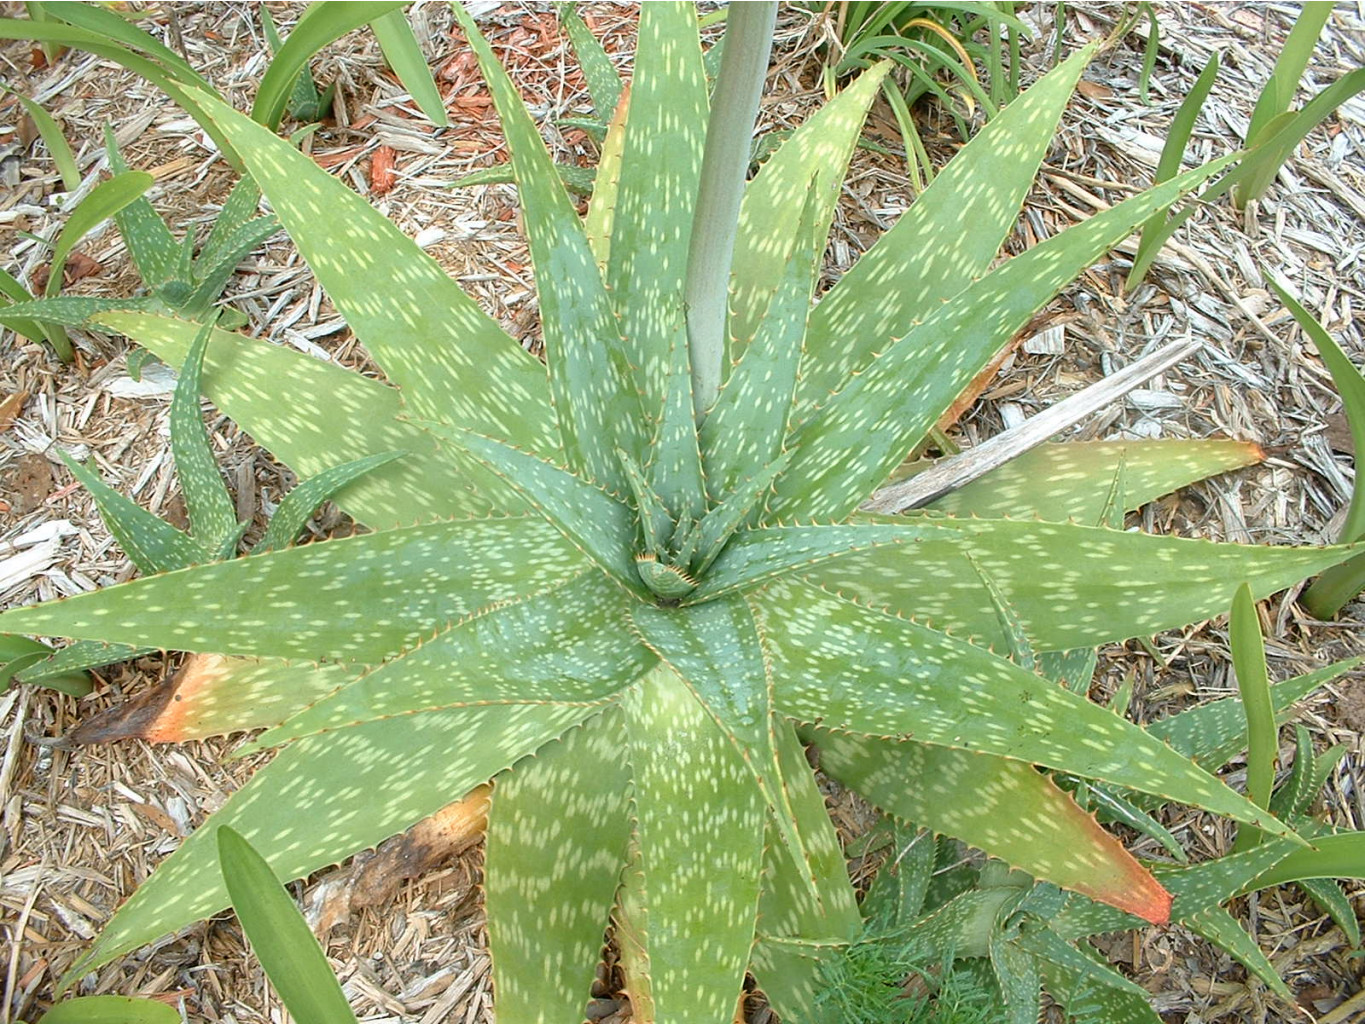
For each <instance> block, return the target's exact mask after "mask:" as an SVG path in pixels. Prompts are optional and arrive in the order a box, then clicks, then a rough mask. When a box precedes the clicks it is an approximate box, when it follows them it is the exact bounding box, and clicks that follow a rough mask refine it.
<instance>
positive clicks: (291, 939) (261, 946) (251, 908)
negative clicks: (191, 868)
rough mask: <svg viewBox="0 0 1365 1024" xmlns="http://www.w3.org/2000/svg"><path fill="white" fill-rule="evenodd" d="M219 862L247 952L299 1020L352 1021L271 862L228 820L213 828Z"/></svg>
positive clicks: (301, 1023) (308, 1023) (319, 1023)
mask: <svg viewBox="0 0 1365 1024" xmlns="http://www.w3.org/2000/svg"><path fill="white" fill-rule="evenodd" d="M217 836H218V866H219V869H220V870H221V871H222V873H223V884H224V885H225V886H226V887H227V892H228V897H229V898H230V899H231V900H232V909H233V910H234V911H236V913H237V920H238V921H240V922H241V924H242V931H244V932H246V937H247V938H248V939H249V940H250V941H251V951H252V952H253V953H255V954H256V959H257V960H259V961H260V962H261V966H262V967H263V968H265V974H266V977H267V978H269V979H270V983H271V985H272V986H273V987H274V989H275V991H276V993H277V994H278V995H279V997H280V1001H281V1002H282V1003H284V1005H285V1007H286V1008H287V1009H288V1010H289V1013H290V1015H291V1016H292V1017H293V1018H294V1020H296V1021H297V1022H298V1024H339V1022H342V1021H355V1019H356V1017H355V1013H354V1012H353V1011H352V1010H351V1004H350V1003H348V1002H347V1001H346V996H345V995H343V994H342V991H341V984H340V982H338V981H337V979H336V975H335V974H333V973H332V968H331V965H330V964H328V963H327V957H326V956H325V955H324V954H323V952H322V947H321V946H320V945H318V940H317V939H316V938H314V937H313V932H312V929H310V928H309V927H308V922H307V921H305V920H304V919H303V914H302V913H300V912H299V908H298V907H296V906H295V905H294V901H293V899H292V898H291V897H290V896H289V893H287V892H286V891H285V889H284V886H282V885H281V884H280V880H279V879H278V878H276V877H275V873H274V872H273V871H271V870H270V865H269V864H267V863H266V862H265V859H264V858H263V857H262V856H261V855H260V854H259V853H257V852H256V851H255V849H254V848H252V846H251V844H250V843H248V842H247V841H246V840H245V839H243V838H242V837H241V836H240V835H239V834H238V833H237V832H236V831H234V830H233V829H232V828H230V827H228V826H227V825H221V826H219V828H218V829H217Z"/></svg>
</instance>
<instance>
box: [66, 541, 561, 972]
mask: <svg viewBox="0 0 1365 1024" xmlns="http://www.w3.org/2000/svg"><path fill="white" fill-rule="evenodd" d="M319 546H320V547H321V546H323V545H319ZM237 561H238V563H241V562H249V561H251V559H238V560H237ZM586 711H587V709H584V708H580V707H559V708H556V707H538V706H534V705H521V706H518V707H514V708H506V707H491V708H461V709H458V710H454V711H437V712H433V713H431V714H427V715H411V716H404V717H401V718H397V719H386V720H381V721H377V722H370V723H367V724H365V725H361V726H357V727H355V728H354V729H344V730H339V731H337V732H333V733H330V734H328V735H326V736H317V737H309V738H306V739H302V740H300V741H299V742H298V743H294V744H292V745H290V746H289V747H288V748H286V749H285V750H283V751H282V752H281V753H280V754H279V756H278V757H276V758H275V760H273V761H271V762H270V764H268V765H266V766H265V767H264V768H262V769H261V770H260V771H258V772H257V773H256V774H255V775H254V776H252V778H251V781H250V782H248V783H247V784H246V785H245V786H243V787H242V788H241V789H239V790H237V792H235V793H234V794H232V796H231V797H230V798H229V799H228V802H227V803H226V804H225V805H224V806H223V808H222V809H221V810H220V811H218V812H217V814H215V815H214V816H213V817H212V818H211V819H210V820H209V822H207V823H206V825H205V826H204V827H202V828H200V829H198V830H197V831H196V832H195V833H194V834H193V835H191V836H190V837H189V839H187V840H185V842H184V843H183V844H181V846H180V848H179V849H177V850H176V851H175V853H173V854H171V856H170V857H168V858H166V860H164V861H163V862H162V863H161V864H160V866H158V868H157V869H156V871H155V872H154V873H153V874H152V876H151V877H150V878H149V879H148V880H147V881H146V882H144V883H143V884H142V886H141V887H140V888H139V889H138V890H137V892H136V893H134V894H133V895H132V896H131V897H130V898H129V899H128V901H127V902H126V903H124V904H123V906H122V907H120V908H119V911H118V913H117V914H115V915H114V917H113V919H112V920H111V921H110V922H109V924H108V925H106V926H105V929H104V931H103V933H102V934H101V935H100V937H99V940H98V941H97V942H96V944H95V946H94V947H93V948H92V949H91V950H90V951H89V952H88V953H87V954H86V955H85V956H84V957H83V958H82V959H81V960H80V961H79V962H78V963H77V964H76V965H75V966H74V967H72V969H71V970H70V971H69V972H68V973H67V975H66V976H65V977H64V978H63V981H62V984H63V985H64V986H65V985H70V984H71V983H72V982H74V981H76V980H77V979H78V978H80V977H81V976H82V975H83V974H85V973H87V972H88V971H91V970H94V969H95V968H96V967H99V966H100V965H102V964H106V963H108V962H109V961H110V960H112V959H114V958H115V957H117V956H120V955H122V954H123V953H126V952H128V951H130V950H133V949H136V948H137V947H138V946H141V945H143V944H144V943H147V942H150V941H151V940H153V939H155V938H157V937H158V936H160V935H163V934H165V933H167V932H171V931H175V930H176V929H177V928H181V927H184V926H185V925H187V924H189V923H191V922H193V921H197V920H199V919H200V918H203V917H207V916H208V915H210V914H214V913H217V912H218V911H219V910H222V909H223V908H224V907H226V906H227V904H228V902H229V898H228V894H227V891H226V889H225V888H224V886H223V883H222V879H221V876H220V874H219V871H218V864H217V854H216V850H215V849H214V839H215V836H214V833H215V832H216V830H217V828H218V827H219V826H222V825H228V826H230V827H231V828H233V829H236V830H237V831H238V832H240V833H241V834H242V836H243V837H244V838H246V839H247V841H249V842H250V843H251V844H252V845H253V846H255V847H256V849H257V850H258V851H260V853H261V855H262V856H263V857H265V859H266V861H267V862H268V863H269V864H270V867H271V870H273V871H274V872H275V875H276V877H278V878H284V879H294V878H300V877H302V876H304V875H307V874H309V873H311V872H313V871H316V870H317V869H318V868H321V867H324V866H326V865H328V864H335V863H337V862H338V861H340V860H343V859H344V858H346V857H349V856H350V855H351V854H352V853H354V852H356V851H357V850H362V849H365V848H366V847H370V846H375V845H376V844H378V843H379V842H381V841H382V840H384V839H386V838H388V837H389V836H391V835H394V834H396V833H398V832H401V831H402V830H403V829H405V828H407V827H408V826H409V825H411V824H413V823H414V822H416V821H420V820H421V819H422V818H424V817H426V816H427V815H429V814H431V813H432V812H434V811H436V810H438V809H439V808H441V807H443V806H445V805H446V804H447V803H449V802H450V795H451V794H452V793H467V792H468V791H469V790H471V789H473V788H474V787H475V786H477V785H480V784H481V783H483V782H485V781H486V780H487V779H489V778H491V777H492V776H493V775H495V774H497V772H499V771H501V770H502V769H504V768H507V767H509V766H510V765H511V764H512V763H514V762H515V761H517V760H519V759H520V758H521V757H523V756H525V755H526V754H530V753H532V752H534V751H535V750H538V749H539V748H540V747H542V746H543V745H544V744H545V743H547V742H549V741H550V740H552V739H553V738H554V737H556V736H558V735H561V734H562V733H563V732H564V731H565V730H567V729H570V728H572V727H573V726H574V725H576V724H577V723H578V722H580V721H581V720H582V719H583V718H584V717H585V712H586ZM400 768H401V770H400Z"/></svg>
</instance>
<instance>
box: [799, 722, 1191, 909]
mask: <svg viewBox="0 0 1365 1024" xmlns="http://www.w3.org/2000/svg"><path fill="white" fill-rule="evenodd" d="M811 738H812V739H813V740H814V741H815V743H816V745H817V746H818V747H819V749H820V765H821V767H822V768H823V769H824V770H825V771H826V772H828V773H829V774H830V775H831V776H833V777H834V778H836V779H838V780H839V781H840V782H842V783H844V785H846V786H848V787H850V788H851V789H854V790H856V791H857V792H859V793H862V794H864V795H865V796H866V797H867V798H868V799H869V800H870V801H872V803H874V804H876V805H877V806H878V807H880V808H881V809H882V810H884V811H887V812H888V813H890V814H893V815H895V816H896V817H897V818H900V819H902V820H904V821H913V822H915V823H916V824H917V825H921V826H926V827H928V828H931V829H933V830H934V831H935V832H942V833H946V834H947V835H951V836H956V837H957V838H959V839H961V840H963V841H964V842H966V843H969V844H971V845H972V846H975V847H978V848H980V849H982V850H984V851H985V852H987V853H989V854H991V855H992V856H994V857H999V858H1001V859H1002V860H1004V861H1006V862H1008V863H1009V864H1011V865H1014V866H1015V867H1019V868H1022V869H1023V870H1025V871H1027V872H1028V873H1029V874H1030V875H1033V876H1034V877H1035V878H1040V879H1044V880H1045V881H1049V882H1054V883H1056V884H1057V885H1060V886H1062V887H1063V888H1067V889H1074V890H1075V891H1077V892H1084V893H1087V894H1088V895H1091V896H1093V897H1094V898H1095V899H1097V900H1101V901H1103V902H1105V903H1109V904H1111V905H1113V906H1121V907H1124V908H1125V909H1127V910H1129V911H1131V912H1132V913H1134V914H1136V915H1138V916H1139V917H1143V918H1145V919H1147V920H1149V921H1154V922H1157V923H1161V922H1164V921H1165V920H1166V919H1167V918H1168V917H1169V915H1170V907H1171V897H1170V895H1169V894H1168V893H1167V892H1166V890H1165V889H1163V888H1162V887H1161V885H1160V884H1159V883H1158V882H1157V881H1156V880H1155V879H1154V878H1153V877H1152V876H1151V874H1150V873H1149V872H1148V871H1147V870H1146V869H1144V868H1143V867H1141V866H1140V865H1139V864H1138V862H1137V861H1136V860H1134V859H1133V858H1132V857H1131V856H1130V855H1129V854H1128V853H1127V851H1125V850H1124V849H1123V847H1122V845H1121V844H1120V843H1119V842H1118V840H1116V839H1115V838H1114V837H1113V836H1111V835H1109V833H1107V832H1105V831H1104V829H1102V828H1100V826H1099V825H1098V824H1097V823H1096V822H1095V820H1094V818H1092V817H1091V816H1090V815H1089V814H1086V813H1085V812H1084V811H1082V810H1081V809H1080V808H1079V807H1078V806H1076V803H1075V801H1073V800H1072V799H1071V797H1070V796H1069V795H1067V794H1066V793H1065V792H1063V791H1062V790H1060V789H1058V788H1057V786H1056V785H1055V784H1054V783H1053V782H1052V780H1051V779H1049V778H1048V777H1047V776H1045V775H1041V774H1039V772H1038V771H1037V770H1036V769H1034V767H1033V766H1032V765H1029V764H1023V763H1021V762H1019V761H1013V760H1009V759H1007V758H1003V757H994V756H991V755H988V754H981V753H974V752H972V751H968V750H957V749H953V748H951V747H936V746H930V745H928V744H925V743H916V742H913V741H904V742H896V741H894V740H885V739H875V738H872V737H869V736H859V735H854V734H848V733H838V732H830V731H828V730H823V729H822V730H816V731H813V732H812V733H811ZM906 778H913V779H920V780H925V781H924V782H921V783H918V784H911V785H906V783H905V779H906ZM1006 819H1008V821H1009V825H1008V826H1006V827H1002V825H1001V823H1002V821H1004V820H1006Z"/></svg>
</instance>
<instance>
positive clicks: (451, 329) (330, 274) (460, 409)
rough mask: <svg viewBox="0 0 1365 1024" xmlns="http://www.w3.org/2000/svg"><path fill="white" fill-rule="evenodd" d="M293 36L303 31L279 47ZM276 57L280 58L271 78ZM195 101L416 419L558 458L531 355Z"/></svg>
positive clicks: (302, 159) (421, 260)
mask: <svg viewBox="0 0 1365 1024" xmlns="http://www.w3.org/2000/svg"><path fill="white" fill-rule="evenodd" d="M322 6H326V7H330V6H331V4H325V5H322ZM396 6H398V5H396V4H387V3H364V4H361V3H350V4H346V5H345V9H346V11H348V12H349V11H357V10H359V9H360V8H368V7H376V8H383V7H388V8H390V9H391V8H393V7H396ZM361 13H364V12H361ZM381 13H382V12H381ZM362 23H363V22H362ZM301 35H302V25H300V26H298V27H296V28H295V30H294V34H293V35H292V36H290V39H289V42H288V43H286V44H285V48H286V49H287V48H288V47H289V46H291V45H293V43H294V40H295V39H297V38H300V36H301ZM281 60H283V51H281V56H280V57H278V58H276V61H275V64H272V65H271V69H272V71H273V70H274V68H275V66H277V65H278V64H279V62H280V61H281ZM267 77H268V75H267ZM263 88H264V86H263ZM202 100H203V103H204V106H205V108H206V109H209V110H211V111H212V113H213V116H214V118H215V120H216V122H217V123H218V124H219V125H221V127H222V129H223V131H225V132H226V133H227V134H228V135H229V136H230V137H231V138H232V140H233V141H234V144H235V145H236V146H237V148H238V151H239V152H240V153H241V156H242V159H243V160H245V161H246V163H247V166H248V169H249V170H250V172H251V175H252V177H253V178H255V180H256V182H257V184H258V185H260V187H261V191H262V192H264V193H265V195H266V197H267V198H268V199H269V200H270V203H271V205H272V207H273V208H274V210H275V214H276V216H278V217H279V219H280V223H281V224H282V225H283V226H284V228H285V230H286V231H288V232H289V237H290V238H291V239H293V241H294V243H295V244H296V245H297V246H298V248H299V252H300V253H302V255H303V257H304V259H306V260H307V261H308V265H309V266H310V267H311V268H312V269H313V273H314V274H315V275H316V276H317V279H318V281H319V282H320V283H321V284H322V286H323V288H325V289H326V290H327V294H328V295H329V296H331V298H332V301H333V302H334V303H336V306H337V309H338V310H339V311H340V312H341V314H342V315H343V316H344V317H345V318H346V322H347V324H348V325H349V326H350V327H351V329H352V330H353V331H355V333H356V336H357V337H359V338H360V340H361V341H362V342H363V343H364V344H365V347H366V349H367V350H368V351H369V353H370V354H371V355H372V356H373V357H374V358H375V361H376V362H378V363H379V365H380V366H381V367H382V368H383V369H384V372H385V374H386V375H387V376H388V378H389V379H390V380H391V381H393V383H394V384H396V385H397V386H398V387H399V388H401V389H402V391H403V397H404V400H405V401H406V402H407V404H408V405H409V406H410V407H411V408H412V410H413V411H414V412H415V413H416V414H417V415H419V416H422V417H424V418H427V419H438V420H441V421H443V422H451V423H458V424H461V425H463V426H468V427H471V428H474V429H478V430H483V431H485V432H487V433H489V434H491V435H493V436H496V437H503V438H506V439H507V440H508V441H509V442H511V443H513V444H520V445H523V446H525V447H528V448H530V449H531V450H533V451H540V452H544V453H546V454H553V453H554V452H556V451H557V450H558V448H559V444H558V441H557V439H556V437H555V432H554V428H553V425H552V420H551V416H550V414H549V411H548V409H547V405H548V403H547V402H546V401H545V398H546V394H547V392H546V387H545V368H544V367H543V366H541V365H540V363H539V361H537V360H536V359H535V357H533V356H531V355H530V354H529V353H527V352H526V351H524V350H523V349H522V348H521V346H520V345H518V344H517V343H516V342H515V341H513V340H512V339H511V338H509V337H508V336H507V334H506V333H505V332H504V331H503V330H502V328H500V327H499V326H498V325H497V324H496V323H494V321H493V320H492V319H491V318H490V317H489V316H488V315H487V314H486V313H484V312H483V311H482V310H481V309H479V307H478V305H477V304H476V303H475V302H474V300H473V299H471V298H469V296H467V295H466V294H465V293H464V292H463V291H462V290H461V289H460V287H459V285H457V284H456V283H455V282H454V281H453V280H451V279H450V278H449V277H448V276H447V275H446V273H445V271H444V270H442V269H441V267H440V265H439V264H437V263H436V261H435V260H434V259H432V258H431V257H430V256H429V255H427V254H426V253H425V252H423V251H422V250H421V249H420V248H418V246H417V244H416V243H415V242H413V241H412V239H410V238H408V237H407V236H406V235H404V234H403V233H402V232H401V231H400V230H399V229H398V228H397V227H396V226H395V225H394V224H392V223H391V222H390V221H389V220H388V219H387V218H386V217H383V216H382V215H380V214H379V212H378V211H376V210H375V209H373V208H372V207H371V206H370V204H369V203H367V202H366V201H365V200H364V199H363V198H361V197H360V196H358V195H356V194H355V193H354V192H352V191H351V190H350V189H349V188H347V187H346V186H345V185H344V184H342V183H341V182H340V181H338V180H337V179H335V178H333V177H332V176H331V175H330V174H328V173H327V172H326V171H324V170H323V169H322V168H320V167H319V166H318V165H317V164H316V163H314V162H313V161H312V160H311V159H309V158H308V157H307V156H305V155H304V154H303V153H300V152H299V151H298V150H296V149H295V148H294V147H293V146H291V145H290V144H289V143H288V142H286V141H285V140H284V139H280V138H276V137H275V136H274V135H272V134H271V133H270V132H269V131H267V130H266V129H265V128H262V127H261V126H260V125H258V124H256V123H254V122H253V121H251V120H250V119H248V118H247V117H245V116H244V115H242V114H239V113H238V112H237V111H235V110H233V109H232V108H231V107H228V106H227V105H226V104H223V103H220V102H218V101H217V100H214V99H211V98H209V97H207V96H205V97H202ZM323 393H325V392H323ZM244 426H245V424H244ZM389 447H390V448H392V447H403V446H401V445H398V446H389Z"/></svg>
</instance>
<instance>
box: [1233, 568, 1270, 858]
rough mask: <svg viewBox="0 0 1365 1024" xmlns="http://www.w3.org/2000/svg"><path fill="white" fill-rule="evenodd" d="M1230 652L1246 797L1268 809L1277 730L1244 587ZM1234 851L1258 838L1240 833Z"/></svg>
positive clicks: (1236, 602) (1261, 642) (1252, 607)
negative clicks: (1242, 732) (1240, 715)
mask: <svg viewBox="0 0 1365 1024" xmlns="http://www.w3.org/2000/svg"><path fill="white" fill-rule="evenodd" d="M1228 633H1229V646H1230V647H1231V650H1232V669H1233V673H1234V674H1235V675H1236V677H1237V690H1238V692H1239V693H1240V694H1241V698H1242V710H1243V711H1244V712H1245V714H1246V723H1247V731H1246V735H1247V782H1246V792H1247V797H1248V799H1250V800H1251V801H1252V802H1253V803H1255V804H1256V805H1257V806H1259V807H1269V806H1270V791H1271V789H1272V788H1273V787H1274V785H1275V760H1276V758H1277V757H1278V756H1279V752H1280V741H1279V732H1280V730H1279V726H1278V725H1276V724H1275V707H1274V703H1273V701H1272V700H1271V697H1270V677H1269V675H1268V674H1267V672H1266V664H1265V638H1264V637H1263V636H1262V635H1261V621H1260V619H1259V618H1258V616H1257V614H1256V603H1255V602H1254V601H1253V600H1252V597H1251V587H1250V586H1248V585H1247V584H1245V583H1243V584H1242V585H1241V586H1240V587H1238V588H1237V594H1236V596H1235V597H1234V598H1233V599H1232V617H1231V620H1230V624H1229V627H1228ZM1237 839H1238V841H1237V842H1236V843H1234V844H1233V851H1234V852H1236V851H1237V850H1238V849H1244V848H1246V847H1247V846H1254V845H1255V844H1256V843H1257V841H1258V840H1259V837H1258V836H1257V835H1256V834H1255V833H1254V832H1252V831H1250V830H1247V829H1243V830H1240V831H1239V832H1238V834H1237Z"/></svg>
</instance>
